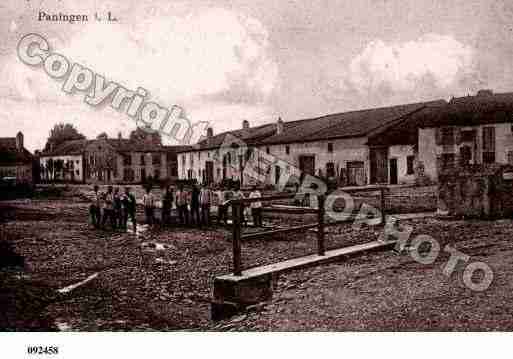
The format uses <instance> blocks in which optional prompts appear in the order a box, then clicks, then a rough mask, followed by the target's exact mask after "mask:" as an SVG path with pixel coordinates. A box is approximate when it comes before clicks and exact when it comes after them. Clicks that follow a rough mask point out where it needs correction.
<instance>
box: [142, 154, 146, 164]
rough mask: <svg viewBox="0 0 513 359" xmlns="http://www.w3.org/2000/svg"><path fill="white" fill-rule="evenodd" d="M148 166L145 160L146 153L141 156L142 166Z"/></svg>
mask: <svg viewBox="0 0 513 359" xmlns="http://www.w3.org/2000/svg"><path fill="white" fill-rule="evenodd" d="M145 164H146V160H145V158H144V153H143V154H142V155H141V165H143V166H144V165H145Z"/></svg>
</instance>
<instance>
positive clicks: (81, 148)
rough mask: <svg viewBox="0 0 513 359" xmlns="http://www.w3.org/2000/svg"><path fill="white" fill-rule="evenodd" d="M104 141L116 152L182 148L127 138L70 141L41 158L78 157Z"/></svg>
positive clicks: (160, 150)
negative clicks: (90, 146) (88, 147)
mask: <svg viewBox="0 0 513 359" xmlns="http://www.w3.org/2000/svg"><path fill="white" fill-rule="evenodd" d="M100 141H105V142H106V143H107V144H108V145H109V146H111V147H112V149H113V150H114V151H116V152H176V151H178V150H181V149H183V148H184V146H163V145H157V144H152V143H146V142H141V141H134V140H130V139H127V138H121V139H119V138H106V139H94V140H71V141H66V142H64V143H62V144H60V145H59V146H57V147H56V148H55V149H54V150H52V151H45V152H43V153H42V154H41V156H42V157H48V156H72V155H80V154H83V153H84V152H85V151H86V148H87V146H89V145H94V144H97V143H98V142H100Z"/></svg>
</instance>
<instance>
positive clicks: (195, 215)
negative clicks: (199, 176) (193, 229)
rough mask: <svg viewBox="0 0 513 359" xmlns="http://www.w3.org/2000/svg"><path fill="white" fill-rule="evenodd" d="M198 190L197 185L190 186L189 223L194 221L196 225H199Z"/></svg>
mask: <svg viewBox="0 0 513 359" xmlns="http://www.w3.org/2000/svg"><path fill="white" fill-rule="evenodd" d="M199 197H200V191H199V189H198V186H197V185H193V186H192V192H191V223H194V224H195V225H196V226H198V227H200V226H201V219H200V198H199Z"/></svg>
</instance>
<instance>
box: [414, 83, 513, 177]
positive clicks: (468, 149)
mask: <svg viewBox="0 0 513 359" xmlns="http://www.w3.org/2000/svg"><path fill="white" fill-rule="evenodd" d="M417 121H418V123H419V124H420V128H419V145H418V147H419V163H420V164H421V166H422V167H423V171H424V173H425V176H426V177H428V178H429V179H430V180H431V181H433V182H438V178H439V175H440V171H443V170H444V169H450V168H454V167H457V166H467V165H485V166H486V165H488V164H494V163H495V164H513V93H502V94H494V93H493V92H492V91H490V90H480V91H479V92H478V93H477V95H475V96H465V97H460V98H453V99H452V100H451V101H450V102H449V103H448V104H447V105H445V106H443V107H441V108H439V109H437V110H436V111H433V112H425V113H422V114H419V117H418V119H417Z"/></svg>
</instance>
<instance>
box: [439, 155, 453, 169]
mask: <svg viewBox="0 0 513 359" xmlns="http://www.w3.org/2000/svg"><path fill="white" fill-rule="evenodd" d="M455 157H456V156H455V155H454V153H442V168H449V167H453V166H454V160H455Z"/></svg>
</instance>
